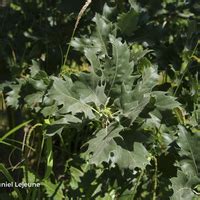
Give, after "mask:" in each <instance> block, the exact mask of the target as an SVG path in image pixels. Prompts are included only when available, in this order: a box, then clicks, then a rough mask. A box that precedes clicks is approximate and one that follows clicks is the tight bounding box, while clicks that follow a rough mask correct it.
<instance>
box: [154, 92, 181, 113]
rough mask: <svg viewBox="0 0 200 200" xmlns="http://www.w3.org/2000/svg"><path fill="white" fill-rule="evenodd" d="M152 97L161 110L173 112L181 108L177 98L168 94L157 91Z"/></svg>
mask: <svg viewBox="0 0 200 200" xmlns="http://www.w3.org/2000/svg"><path fill="white" fill-rule="evenodd" d="M152 96H154V97H155V98H156V102H155V106H156V107H157V108H158V109H159V110H161V111H164V110H172V109H174V108H176V107H179V106H180V103H179V102H178V101H177V100H176V98H175V97H173V96H169V95H167V93H166V92H162V91H155V92H152Z"/></svg>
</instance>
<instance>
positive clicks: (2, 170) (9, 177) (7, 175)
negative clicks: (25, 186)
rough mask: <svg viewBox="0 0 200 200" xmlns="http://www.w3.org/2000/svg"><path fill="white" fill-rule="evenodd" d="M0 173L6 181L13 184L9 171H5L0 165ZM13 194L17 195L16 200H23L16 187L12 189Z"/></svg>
mask: <svg viewBox="0 0 200 200" xmlns="http://www.w3.org/2000/svg"><path fill="white" fill-rule="evenodd" d="M0 172H2V173H3V175H4V176H5V177H6V178H7V180H8V181H9V182H10V183H11V182H12V183H14V179H13V178H12V176H11V174H10V173H9V171H8V170H7V169H6V167H5V166H4V165H3V164H1V163H0ZM14 190H15V192H16V193H17V196H18V199H19V200H23V197H22V194H21V192H20V190H19V189H18V188H17V187H14Z"/></svg>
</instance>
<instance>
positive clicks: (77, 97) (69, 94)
mask: <svg viewBox="0 0 200 200" xmlns="http://www.w3.org/2000/svg"><path fill="white" fill-rule="evenodd" d="M53 80H54V82H53V86H52V88H51V89H50V90H49V92H48V98H50V99H54V100H55V101H56V105H57V106H62V108H61V109H59V112H60V113H66V114H67V113H70V112H71V113H72V115H75V114H77V113H82V112H83V113H84V114H85V116H86V117H88V118H90V119H91V118H94V117H95V115H94V114H93V108H92V107H91V106H90V105H88V104H87V103H88V102H89V100H90V99H88V93H89V92H88V90H87V86H84V85H83V84H82V85H79V87H81V86H82V89H83V91H82V94H78V93H77V92H76V91H72V87H73V83H72V81H71V79H70V78H68V77H66V78H65V80H62V79H61V78H57V77H53ZM77 86H78V84H77ZM77 90H78V88H77ZM86 92H87V94H85V93H86ZM82 97H85V98H87V100H86V99H83V98H82ZM91 101H93V99H91Z"/></svg>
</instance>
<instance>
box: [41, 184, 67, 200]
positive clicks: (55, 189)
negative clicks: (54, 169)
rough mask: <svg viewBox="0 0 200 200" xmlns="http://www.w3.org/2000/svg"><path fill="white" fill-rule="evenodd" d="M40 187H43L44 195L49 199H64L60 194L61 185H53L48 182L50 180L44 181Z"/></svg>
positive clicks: (61, 193)
mask: <svg viewBox="0 0 200 200" xmlns="http://www.w3.org/2000/svg"><path fill="white" fill-rule="evenodd" d="M41 185H43V186H44V187H45V189H46V194H47V196H48V197H49V198H51V199H55V200H62V199H63V198H65V197H64V195H63V192H62V187H63V185H62V184H54V183H52V182H50V180H44V181H43V182H41ZM67 199H68V198H67Z"/></svg>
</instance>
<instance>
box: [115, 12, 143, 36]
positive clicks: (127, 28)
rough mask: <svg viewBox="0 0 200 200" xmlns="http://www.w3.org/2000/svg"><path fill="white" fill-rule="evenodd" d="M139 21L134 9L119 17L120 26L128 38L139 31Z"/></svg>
mask: <svg viewBox="0 0 200 200" xmlns="http://www.w3.org/2000/svg"><path fill="white" fill-rule="evenodd" d="M138 19H139V16H138V13H137V12H136V11H135V10H134V9H131V10H130V11H129V12H127V13H122V14H120V15H119V16H118V26H119V28H120V30H121V32H122V33H124V34H125V35H127V36H131V35H132V34H133V32H134V31H135V30H137V24H138Z"/></svg>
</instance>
